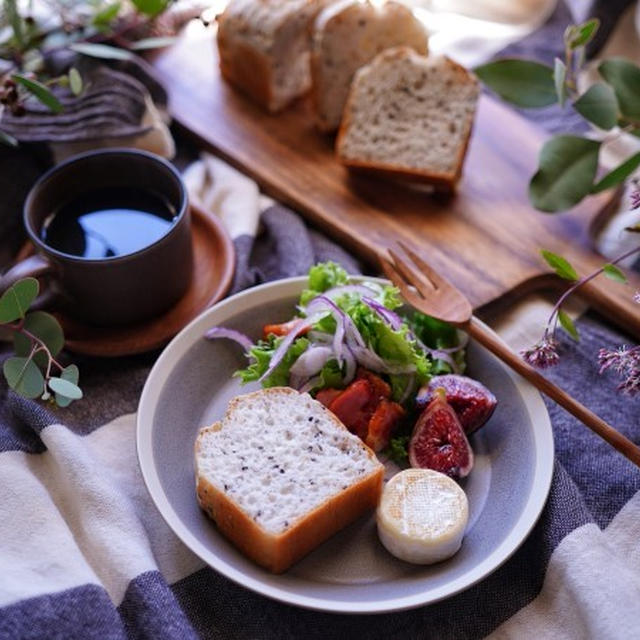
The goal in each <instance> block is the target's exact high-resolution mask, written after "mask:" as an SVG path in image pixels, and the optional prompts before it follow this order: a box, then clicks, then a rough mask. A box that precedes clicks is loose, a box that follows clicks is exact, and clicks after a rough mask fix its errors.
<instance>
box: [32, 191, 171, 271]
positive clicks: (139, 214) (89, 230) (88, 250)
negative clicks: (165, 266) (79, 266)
mask: <svg viewBox="0 0 640 640" xmlns="http://www.w3.org/2000/svg"><path fill="white" fill-rule="evenodd" d="M175 217H176V210H175V207H173V205H172V204H171V203H170V202H169V201H168V200H167V199H166V198H164V197H163V196H162V195H160V194H159V193H155V192H153V191H149V190H145V189H138V188H136V187H116V188H105V189H94V190H91V191H88V192H86V193H83V194H81V195H79V196H78V197H76V198H73V199H72V200H70V201H68V202H66V203H64V204H63V205H61V206H60V207H58V208H57V209H56V210H55V211H53V212H52V214H51V215H50V216H49V217H48V218H47V219H46V220H45V223H44V225H43V227H42V230H41V233H40V237H41V239H42V241H43V242H44V243H45V244H47V245H48V246H49V247H51V248H52V249H56V250H57V251H60V252H62V253H65V254H67V255H72V256H78V257H81V258H87V259H100V258H110V257H115V256H124V255H128V254H131V253H135V252H136V251H139V250H141V249H144V248H145V247H148V246H149V245H151V244H153V243H154V242H156V241H158V240H159V239H160V238H162V237H163V236H164V235H165V234H166V233H167V232H168V230H169V228H170V227H171V226H172V224H173V222H174V219H175Z"/></svg>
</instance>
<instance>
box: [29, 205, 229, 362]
mask: <svg viewBox="0 0 640 640" xmlns="http://www.w3.org/2000/svg"><path fill="white" fill-rule="evenodd" d="M191 214H192V215H191V229H192V235H193V278H192V280H191V285H190V286H189V289H188V290H187V292H186V293H185V295H184V296H183V297H182V299H181V300H180V301H179V302H178V303H177V304H176V305H175V306H173V307H172V308H171V309H169V311H167V312H166V313H164V314H163V315H161V316H158V317H156V318H152V319H151V320H147V321H145V322H142V323H140V324H136V325H131V326H123V327H95V326H91V325H88V324H83V323H82V322H81V321H79V320H77V319H76V318H72V317H71V316H69V315H67V314H65V313H62V312H60V311H54V312H53V313H54V315H55V316H56V317H57V318H58V320H59V321H60V324H61V325H62V328H63V329H64V335H65V348H66V349H68V350H69V351H73V352H75V353H80V354H84V355H90V356H101V357H109V358H111V357H116V356H125V355H133V354H137V353H144V352H146V351H152V350H154V349H157V348H159V347H162V346H164V345H165V344H166V343H167V342H168V341H169V340H170V339H171V338H173V336H175V335H176V334H177V333H178V332H179V331H180V330H181V329H182V328H183V327H184V326H185V325H187V324H188V323H189V322H190V321H191V320H193V318H195V317H196V316H197V315H199V314H200V313H201V312H202V311H204V310H205V309H206V308H207V307H210V306H211V305H212V304H213V303H214V302H217V301H218V300H220V299H221V298H222V297H223V296H224V295H225V293H226V292H227V291H228V290H229V287H230V286H231V280H232V278H233V272H234V268H235V250H234V246H233V243H232V242H231V239H230V238H229V235H228V234H227V232H226V230H225V229H224V228H223V227H222V224H221V223H220V221H219V220H218V219H217V218H216V217H214V216H213V215H209V214H207V213H205V212H204V211H203V210H202V209H200V208H199V207H197V206H194V205H193V204H192V205H191ZM31 250H32V251H33V248H31ZM25 253H26V252H25V250H24V249H23V251H21V254H22V255H24V254H25Z"/></svg>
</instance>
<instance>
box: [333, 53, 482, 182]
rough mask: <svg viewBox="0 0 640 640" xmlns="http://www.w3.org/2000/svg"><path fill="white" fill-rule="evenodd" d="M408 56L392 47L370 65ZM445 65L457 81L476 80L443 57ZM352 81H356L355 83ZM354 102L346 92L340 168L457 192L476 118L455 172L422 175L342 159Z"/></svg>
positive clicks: (338, 153)
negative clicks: (456, 76)
mask: <svg viewBox="0 0 640 640" xmlns="http://www.w3.org/2000/svg"><path fill="white" fill-rule="evenodd" d="M411 55H415V54H414V52H413V50H411V49H409V48H408V47H395V48H393V49H390V50H387V51H384V52H383V53H381V54H380V55H379V56H377V57H376V58H375V59H374V60H373V61H372V62H371V63H370V64H371V65H375V64H376V62H378V61H379V60H381V59H383V58H384V59H385V60H390V59H393V58H403V57H408V56H411ZM444 60H445V61H446V63H447V65H448V66H449V67H450V69H451V70H452V71H453V72H454V73H456V74H457V75H459V76H460V78H461V79H462V80H464V81H468V80H469V79H472V80H473V81H474V82H475V81H476V80H475V76H474V75H473V74H472V73H471V72H470V71H468V70H467V69H465V68H464V67H463V66H461V65H459V64H458V63H457V62H454V61H453V60H451V59H450V58H447V57H444ZM365 71H366V68H364V67H363V69H362V70H361V71H359V72H358V73H361V72H365ZM354 80H355V79H354ZM355 100H356V96H355V91H354V90H353V89H352V90H351V91H350V92H349V98H348V99H347V104H346V105H345V109H344V115H343V118H342V123H341V124H340V128H339V130H338V135H337V137H336V145H335V149H336V156H337V158H338V160H339V161H340V163H341V164H343V165H344V166H346V167H349V168H350V169H354V170H356V171H359V172H363V173H368V174H373V175H379V176H383V177H393V178H398V179H400V180H404V181H410V182H418V183H423V184H431V185H433V186H434V187H435V188H436V189H437V190H440V191H446V192H453V191H455V189H456V186H457V184H458V182H459V181H460V178H461V176H462V168H463V165H464V159H465V157H466V154H467V149H468V147H469V142H470V140H471V134H472V133H473V125H474V122H475V118H473V119H472V120H471V122H470V124H469V127H468V128H467V130H466V131H465V133H464V139H463V143H462V144H461V145H460V147H459V149H458V153H457V157H456V163H455V169H454V170H453V171H451V172H446V173H445V172H443V173H436V172H433V171H426V170H425V171H421V170H419V169H408V168H406V167H403V166H400V165H394V164H390V163H384V162H367V161H364V160H357V159H354V158H348V157H345V156H344V155H342V153H341V148H342V144H343V141H344V138H345V137H346V135H347V132H348V130H349V127H350V126H351V113H352V110H353V106H354V103H355Z"/></svg>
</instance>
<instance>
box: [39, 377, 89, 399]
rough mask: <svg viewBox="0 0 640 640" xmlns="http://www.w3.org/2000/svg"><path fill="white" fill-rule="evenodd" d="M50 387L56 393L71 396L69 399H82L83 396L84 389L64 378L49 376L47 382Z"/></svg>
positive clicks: (65, 396)
mask: <svg viewBox="0 0 640 640" xmlns="http://www.w3.org/2000/svg"><path fill="white" fill-rule="evenodd" d="M47 384H48V385H49V389H51V391H53V392H54V393H55V394H56V395H60V396H63V397H64V398H69V400H80V398H82V390H81V389H80V387H78V386H77V385H75V384H73V382H70V381H69V380H65V379H64V378H55V377H54V378H49V381H48V382H47Z"/></svg>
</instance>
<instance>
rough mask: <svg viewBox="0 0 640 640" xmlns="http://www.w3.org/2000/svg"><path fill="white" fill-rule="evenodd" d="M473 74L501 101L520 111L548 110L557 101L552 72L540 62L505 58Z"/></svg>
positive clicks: (477, 69) (483, 66)
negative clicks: (531, 109) (521, 109)
mask: <svg viewBox="0 0 640 640" xmlns="http://www.w3.org/2000/svg"><path fill="white" fill-rule="evenodd" d="M474 71H475V73H476V75H477V76H478V77H479V78H480V80H482V82H484V84H486V85H487V86H488V87H489V88H490V89H492V90H493V91H495V92H496V93H497V94H498V95H499V96H500V97H501V98H503V99H504V100H507V101H508V102H511V103H512V104H515V105H517V106H519V107H546V106H548V105H550V104H554V103H555V102H557V100H558V96H557V94H556V85H555V82H554V72H553V69H552V68H551V67H548V66H546V65H544V64H540V63H539V62H533V61H530V60H519V59H516V58H504V59H502V60H496V61H495V62H489V63H487V64H484V65H481V66H479V67H476V68H475V69H474Z"/></svg>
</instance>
